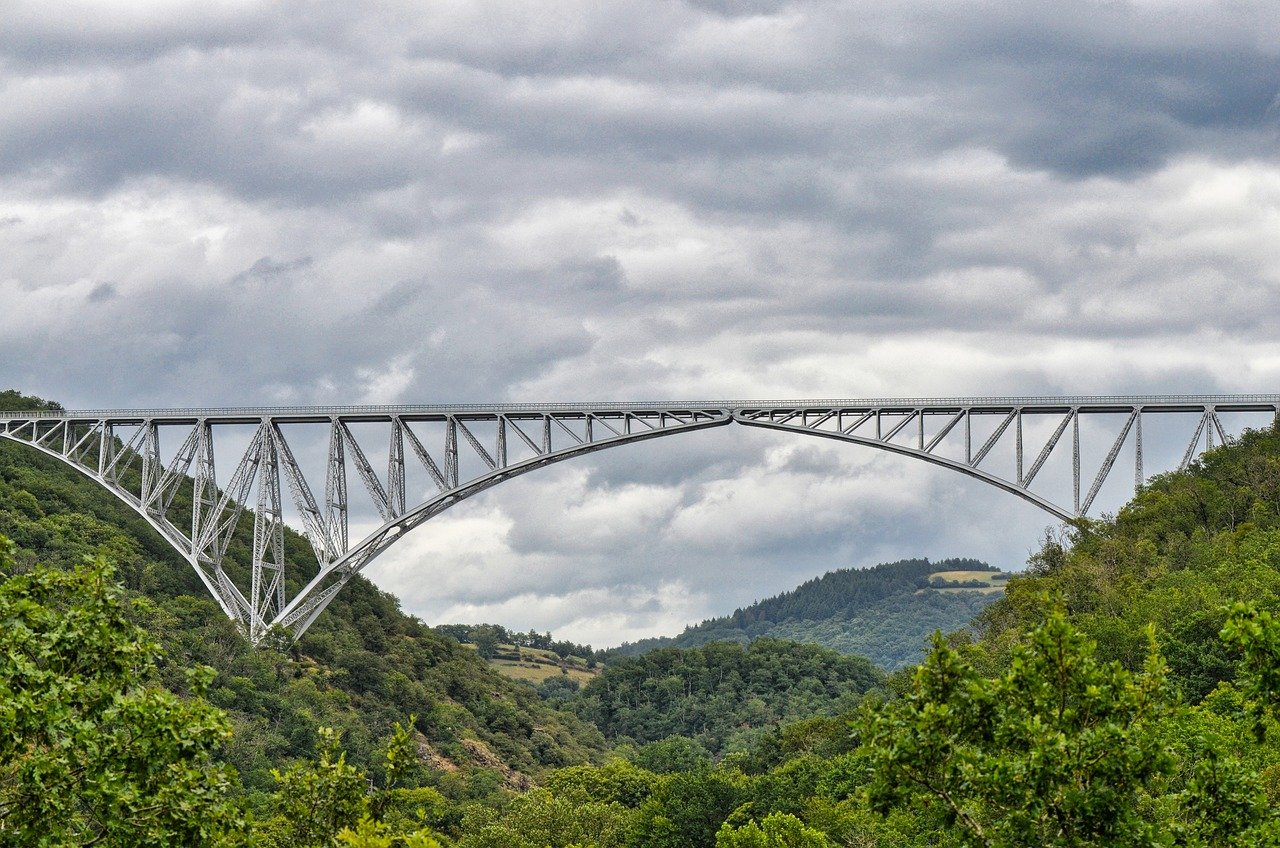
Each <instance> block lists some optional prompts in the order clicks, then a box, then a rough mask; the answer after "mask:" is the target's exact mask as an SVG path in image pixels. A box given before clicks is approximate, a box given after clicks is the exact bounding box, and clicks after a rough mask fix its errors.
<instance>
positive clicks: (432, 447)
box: [0, 408, 731, 642]
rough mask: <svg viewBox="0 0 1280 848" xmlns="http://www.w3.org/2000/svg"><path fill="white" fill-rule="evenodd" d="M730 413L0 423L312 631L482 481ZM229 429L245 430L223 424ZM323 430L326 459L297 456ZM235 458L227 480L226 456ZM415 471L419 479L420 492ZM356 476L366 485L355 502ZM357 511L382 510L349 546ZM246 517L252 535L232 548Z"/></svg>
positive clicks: (236, 594)
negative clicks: (289, 553) (396, 548)
mask: <svg viewBox="0 0 1280 848" xmlns="http://www.w3.org/2000/svg"><path fill="white" fill-rule="evenodd" d="M730 420H731V419H730V417H729V415H728V413H727V412H726V411H724V410H717V409H711V410H705V409H698V408H682V409H665V408H664V409H643V408H637V409H627V410H600V411H591V410H563V411H557V410H554V409H548V410H546V411H542V412H538V411H511V412H505V411H495V412H492V413H485V412H471V413H468V414H448V413H444V414H430V415H423V414H419V415H399V414H395V413H389V414H381V415H380V414H372V415H371V414H356V415H343V414H338V413H334V414H327V413H325V412H324V411H311V412H308V413H307V414H305V415H301V416H299V415H296V414H295V415H270V414H266V415H262V416H259V417H249V418H246V416H243V415H237V414H234V413H227V414H218V413H217V412H216V411H215V413H214V414H211V415H206V416H200V417H196V418H194V419H190V418H186V417H184V416H181V415H178V416H174V415H164V414H156V415H146V414H143V415H136V414H135V415H130V416H127V417H125V416H111V415H102V416H81V415H79V414H77V413H68V414H66V415H65V416H62V417H56V416H49V415H44V416H40V417H29V418H23V417H21V416H17V415H10V416H8V417H0V435H2V436H4V437H6V438H9V439H12V440H15V441H20V442H24V443H26V444H28V445H31V446H33V447H35V448H37V449H39V450H41V451H43V452H45V453H47V454H50V455H52V456H55V457H57V458H58V459H61V460H62V461H64V462H67V463H69V464H70V465H72V466H73V467H75V468H76V469H77V470H79V471H81V472H82V473H84V474H86V475H87V476H89V477H91V478H93V479H94V480H96V481H97V482H98V483H99V484H101V485H102V486H104V487H106V488H107V489H108V490H110V491H111V492H112V493H114V494H115V495H116V496H117V497H119V498H120V499H122V500H123V501H125V502H126V503H127V504H129V506H131V507H132V508H133V509H134V510H135V511H137V512H138V513H139V514H140V515H141V516H142V517H143V518H144V519H146V521H147V522H148V523H149V524H150V525H151V526H152V527H153V528H155V529H156V530H157V531H158V532H159V533H160V534H161V535H163V536H164V537H165V539H166V540H167V541H168V542H169V543H170V544H171V545H172V546H173V547H174V548H175V549H177V550H178V551H179V552H180V553H181V554H182V555H183V557H184V558H185V559H187V561H188V562H189V563H190V564H191V566H192V567H193V568H194V569H195V571H196V573H197V574H198V575H199V576H200V579H201V580H202V581H203V583H204V584H205V586H206V587H207V588H208V590H209V592H210V593H211V594H212V595H213V596H214V598H215V599H216V600H217V601H218V602H219V604H220V605H221V606H222V608H223V610H224V611H225V612H226V613H227V614H228V615H229V616H230V617H231V618H233V619H234V620H236V621H237V622H238V623H239V624H240V625H241V626H242V627H243V628H244V629H245V631H246V633H247V634H248V635H249V636H250V638H251V639H253V640H254V641H255V642H256V641H258V640H260V639H261V638H262V637H263V635H264V634H266V633H267V631H268V630H269V629H270V628H271V627H273V626H282V627H285V628H288V629H290V630H291V631H292V632H293V633H294V634H295V635H301V634H302V633H303V632H304V631H305V630H306V629H307V627H309V626H310V624H311V622H313V621H314V620H315V618H316V617H317V616H318V615H319V614H320V613H321V612H322V611H323V610H324V608H325V606H327V605H328V603H329V601H331V600H332V599H333V597H334V596H335V595H336V594H337V593H338V591H340V590H341V588H342V587H343V585H345V584H346V583H347V582H348V581H349V580H350V579H351V577H352V576H353V575H355V574H357V573H359V572H360V571H361V569H363V568H364V567H365V566H366V565H368V564H369V562H371V561H372V560H373V559H374V558H375V557H377V556H378V555H379V554H380V553H382V552H383V551H385V550H386V549H387V548H388V547H389V546H390V545H391V544H392V543H394V542H395V541H396V540H397V539H399V538H400V537H402V536H403V535H404V534H405V533H406V532H408V531H409V530H411V529H412V528H414V527H416V526H418V525H419V524H421V523H423V522H424V521H426V520H427V519H429V518H431V517H432V516H434V515H437V514H439V513H440V512H442V511H443V510H445V509H447V508H448V507H450V506H452V505H453V504H456V503H458V502H460V501H462V500H464V499H465V498H467V497H470V496H471V495H474V494H476V493H477V492H480V491H483V490H485V489H487V488H489V487H490V486H493V485H496V484H497V483H500V482H502V481H503V480H507V479H510V478H511V477H514V476H517V475H519V474H523V473H525V472H527V471H531V470H533V469H534V468H540V467H542V466H544V465H548V464H551V463H553V462H557V461H559V460H562V459H567V458H569V457H572V456H578V455H581V454H585V453H590V452H593V451H596V450H601V449H604V448H607V447H611V446H614V445H618V444H624V443H629V442H634V441H641V440H644V439H649V438H654V437H657V436H662V435H666V434H669V433H673V432H682V431H685V430H693V429H700V428H704V427H709V426H716V425H720V424H727V423H729V421H730ZM246 428H251V429H250V431H249V435H248V437H247V440H246V438H245V430H246ZM231 429H236V430H237V431H238V434H239V443H234V442H235V439H234V438H230V439H228V438H224V437H223V436H224V435H225V434H224V433H221V432H220V431H224V430H231ZM162 441H163V442H164V444H165V445H167V446H168V447H169V449H168V451H163V450H162V444H161V443H162ZM316 444H320V445H321V446H322V449H323V450H322V454H321V455H320V459H319V461H318V462H316V463H314V464H313V466H309V465H308V463H306V462H303V461H300V460H299V456H301V455H303V454H304V453H305V452H307V451H308V449H312V448H315V446H316ZM311 452H312V453H314V452H315V451H311ZM218 454H221V456H218ZM228 459H231V460H233V461H234V465H230V464H229V463H228V462H227V460H228ZM228 467H230V468H231V469H232V470H231V473H230V476H229V477H227V478H225V483H220V481H219V477H218V469H219V468H222V469H224V471H223V473H225V469H226V468H228ZM411 470H412V472H413V473H410V471H411ZM411 477H416V478H417V479H418V482H419V483H420V484H421V485H419V486H416V487H414V488H413V489H412V490H411V489H410V478H411ZM356 480H358V481H359V483H358V484H355V490H354V491H361V492H362V493H363V494H362V497H360V498H357V503H355V504H352V503H351V500H350V494H351V492H352V491H353V490H352V489H351V484H353V483H354V481H356ZM179 495H182V496H181V497H179ZM353 511H355V512H356V513H357V514H358V515H363V516H364V517H365V518H367V519H369V520H371V521H376V522H377V523H378V526H377V527H376V529H374V530H373V531H372V532H371V533H368V534H366V535H364V538H362V539H359V540H358V541H356V542H355V543H354V544H352V543H351V538H352V535H353V534H352V520H351V519H352V513H353ZM286 520H288V521H289V523H291V524H293V525H295V526H297V528H298V529H299V530H300V531H301V532H302V534H303V535H305V537H306V538H307V541H308V542H309V543H310V546H311V551H312V555H313V558H314V561H313V562H310V563H296V562H295V563H287V562H286V558H285V535H284V528H285V525H286ZM245 522H249V523H251V524H252V527H253V536H252V544H251V546H250V548H249V549H248V550H247V551H246V550H237V549H236V548H235V545H234V540H235V538H236V531H237V528H239V527H240V526H241V525H242V523H245ZM299 587H300V588H299ZM290 588H294V589H297V591H296V592H294V593H293V595H292V597H289V589H290Z"/></svg>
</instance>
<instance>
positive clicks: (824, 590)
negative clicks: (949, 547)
mask: <svg viewBox="0 0 1280 848" xmlns="http://www.w3.org/2000/svg"><path fill="white" fill-rule="evenodd" d="M1007 576H1008V575H1005V574H1004V573H1003V572H1001V571H999V570H998V569H996V568H993V567H991V566H989V565H987V564H986V563H984V562H979V561H977V560H972V559H946V560H941V561H940V562H930V561H929V560H927V559H909V560H901V561H899V562H892V563H885V564H882V565H877V566H874V567H873V568H845V569H840V570H838V571H830V572H827V573H826V574H824V575H822V576H821V577H818V578H815V579H813V580H810V581H808V582H806V583H803V584H801V585H800V586H799V587H797V588H795V589H793V590H791V591H790V592H784V593H782V594H780V595H775V596H774V597H772V598H766V599H765V600H763V601H758V602H756V603H754V604H752V605H751V606H749V607H745V608H743V609H738V610H734V612H733V613H732V614H731V615H727V616H724V617H722V618H713V619H709V620H707V621H704V622H702V623H701V624H698V625H695V626H692V627H689V628H686V629H685V631H684V632H683V633H681V634H680V635H679V636H676V637H674V638H658V639H643V640H640V641H638V642H632V643H626V644H623V645H622V646H621V647H619V648H615V649H613V650H611V651H605V652H602V654H601V655H602V656H603V657H604V658H606V659H608V658H611V657H616V656H635V655H637V654H642V653H644V652H645V651H650V650H653V649H654V648H693V647H698V646H700V645H706V644H709V643H711V642H725V641H727V642H738V643H740V644H746V643H748V642H750V641H752V640H753V639H760V638H765V637H769V638H775V639H786V640H791V641H795V642H807V643H810V644H814V645H820V646H822V647H825V648H831V649H833V650H836V651H839V652H840V653H842V654H854V655H858V656H863V657H867V658H868V659H870V660H871V661H872V662H874V663H875V664H876V665H878V666H879V667H880V668H883V669H886V670H888V671H894V670H896V669H899V668H903V667H905V666H908V665H913V664H915V663H917V662H919V661H920V660H921V659H923V658H924V653H925V648H926V645H927V643H928V639H929V636H930V635H931V634H932V633H933V632H934V631H935V630H941V631H943V632H951V631H953V630H958V629H960V628H961V627H964V626H965V625H967V624H968V623H969V622H970V621H971V620H972V619H973V617H974V616H975V615H976V614H977V613H978V612H980V611H981V610H982V609H983V608H984V607H986V605H987V604H989V603H990V602H991V601H992V600H994V599H995V596H996V595H998V594H999V592H1000V591H1001V587H1002V586H1003V582H1002V580H999V579H996V578H1006V577H1007Z"/></svg>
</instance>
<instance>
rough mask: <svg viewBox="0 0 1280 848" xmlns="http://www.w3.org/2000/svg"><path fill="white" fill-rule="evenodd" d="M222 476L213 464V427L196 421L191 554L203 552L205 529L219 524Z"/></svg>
mask: <svg viewBox="0 0 1280 848" xmlns="http://www.w3.org/2000/svg"><path fill="white" fill-rule="evenodd" d="M217 509H218V474H217V469H216V468H215V467H214V463H213V427H212V426H211V425H210V424H209V422H208V421H205V420H204V419H201V420H200V421H198V422H196V476H195V484H194V487H193V489H192V493H191V554H192V556H195V555H196V554H197V553H198V552H199V550H200V540H201V539H202V538H203V536H204V531H205V526H206V525H207V524H208V523H210V522H214V521H217Z"/></svg>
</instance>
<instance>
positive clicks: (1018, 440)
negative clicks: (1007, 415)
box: [1014, 409, 1022, 486]
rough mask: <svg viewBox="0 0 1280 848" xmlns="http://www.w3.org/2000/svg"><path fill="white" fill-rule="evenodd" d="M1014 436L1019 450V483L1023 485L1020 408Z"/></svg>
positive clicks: (1015, 422)
mask: <svg viewBox="0 0 1280 848" xmlns="http://www.w3.org/2000/svg"><path fill="white" fill-rule="evenodd" d="M1014 436H1015V437H1016V438H1015V440H1014V441H1015V443H1016V445H1017V448H1016V450H1017V470H1018V485H1019V486H1021V485H1022V410H1021V409H1019V410H1018V416H1017V419H1016V420H1015V421H1014Z"/></svg>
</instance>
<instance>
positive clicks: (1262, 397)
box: [0, 394, 1280, 420]
mask: <svg viewBox="0 0 1280 848" xmlns="http://www.w3.org/2000/svg"><path fill="white" fill-rule="evenodd" d="M1224 405H1240V406H1245V407H1251V408H1254V409H1259V410H1263V409H1267V408H1280V394H1234V395H1026V396H1009V397H894V398H819V399H792V400H693V401H600V402H591V403H543V404H539V403H498V404H482V403H458V404H416V405H403V404H402V405H359V406H350V405H348V406H234V407H180V408H163V409H68V410H27V411H0V420H11V419H23V420H29V419H33V418H41V419H62V418H183V419H193V418H212V417H218V418H224V417H237V418H275V417H286V416H319V417H329V416H335V415H337V416H345V415H432V414H437V415H443V414H462V415H466V414H492V413H546V412H627V411H635V410H653V411H665V410H672V411H677V410H691V409H699V410H710V409H717V410H731V409H795V408H809V409H814V408H821V407H831V408H836V407H840V408H850V409H871V408H881V407H884V408H906V407H912V408H922V407H940V408H948V407H949V408H974V407H979V408H984V407H993V408H1009V407H1036V406H1054V407H1064V406H1069V407H1097V406H1122V407H1134V406H1144V407H1205V406H1224Z"/></svg>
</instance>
